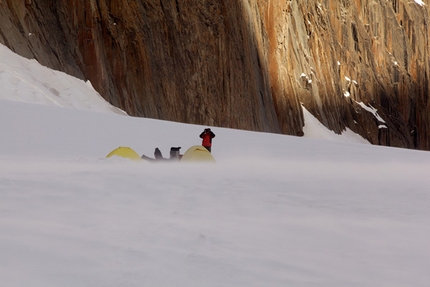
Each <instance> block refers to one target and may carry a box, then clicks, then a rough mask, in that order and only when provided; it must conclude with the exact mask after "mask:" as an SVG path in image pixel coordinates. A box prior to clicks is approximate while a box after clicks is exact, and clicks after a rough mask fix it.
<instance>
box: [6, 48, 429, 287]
mask: <svg viewBox="0 0 430 287" xmlns="http://www.w3.org/2000/svg"><path fill="white" fill-rule="evenodd" d="M3 55H4V48H2V47H1V46H0V57H1V58H0V63H1V64H0V67H3V70H1V71H0V81H1V83H2V85H1V87H0V94H1V95H2V96H1V98H3V99H2V100H0V132H1V136H2V140H1V141H0V199H1V200H0V230H1V232H0V278H1V280H0V282H1V284H0V285H1V286H17V287H21V286H35V287H38V286H43V287H46V286H91V287H97V286H247V287H249V286H327V287H328V286H330V287H336V286H339V287H340V286H342V287H343V286H423V287H424V286H428V283H429V282H430V274H429V272H428V270H429V268H430V248H429V247H430V244H429V240H428V238H430V208H429V207H430V192H429V186H430V179H429V177H428V170H429V168H430V155H429V153H428V152H420V151H411V150H404V149H394V148H386V147H375V146H371V145H369V144H361V143H358V142H359V141H361V140H359V139H358V138H356V137H355V135H349V136H343V137H342V138H343V140H336V139H340V137H338V136H335V137H332V135H330V133H328V134H327V133H324V132H323V128H322V127H321V126H319V125H318V123H315V122H313V123H312V120H309V118H306V119H307V120H306V121H307V123H306V125H307V126H306V127H305V129H308V135H309V133H312V134H313V136H314V137H316V136H317V135H318V134H320V135H321V137H322V138H327V137H332V138H331V140H329V141H328V140H326V139H315V138H297V137H289V136H283V135H275V134H265V133H256V132H245V131H238V130H232V129H223V128H215V127H214V128H213V130H214V132H215V133H216V138H215V139H214V147H213V155H214V157H215V158H216V160H217V163H216V164H207V165H202V164H183V163H169V164H165V163H158V164H157V163H155V164H154V163H148V162H143V161H139V162H133V161H129V160H125V159H121V158H109V159H106V158H105V156H106V155H107V154H108V153H109V152H110V151H111V150H112V149H114V148H116V147H118V146H120V145H124V146H130V147H132V148H134V149H135V150H136V151H137V152H138V153H139V154H146V155H149V156H152V153H153V151H154V148H155V147H157V146H158V147H159V148H160V149H161V151H162V152H163V153H165V155H168V151H169V148H170V146H182V147H183V152H184V151H185V150H186V148H187V147H189V146H191V145H194V144H198V143H199V142H200V139H199V138H198V135H199V133H200V132H201V131H202V129H203V127H201V126H196V125H186V124H179V123H171V122H165V121H157V120H151V119H142V118H133V117H129V116H124V115H121V114H118V113H116V112H114V111H116V109H114V108H112V107H109V105H106V103H104V102H103V101H102V102H101V103H100V101H99V100H100V98H99V96H98V95H97V94H96V93H95V92H94V91H88V92H84V93H83V95H84V96H83V97H82V99H84V100H85V101H86V103H85V104H81V102H80V100H79V99H78V98H75V96H74V95H75V91H74V87H75V82H73V81H74V79H73V80H72V79H71V78H69V77H68V76H66V75H61V76H60V74H58V76H56V78H55V79H54V80H53V81H54V83H50V82H47V81H41V83H42V86H43V85H45V84H46V86H47V87H48V88H47V90H45V93H48V92H46V91H49V89H50V88H49V87H51V84H52V85H56V84H57V80H58V81H60V82H62V83H63V84H64V87H66V86H67V83H68V82H69V81H70V86H69V88H68V89H70V91H71V93H70V95H68V96H67V97H62V98H63V100H62V101H63V103H62V104H61V105H52V104H51V103H46V102H44V103H43V104H44V105H35V104H34V103H35V102H38V101H39V99H40V98H43V96H41V97H39V96H38V97H39V98H38V99H37V100H36V101H31V100H29V98H34V97H33V95H35V94H37V92H36V91H37V90H38V89H39V88H41V87H40V86H39V84H38V81H36V80H35V81H34V82H32V85H29V86H25V87H24V86H22V85H21V84H16V82H20V81H12V80H10V81H9V80H5V79H4V77H10V73H18V72H22V73H21V74H20V76H19V79H23V78H24V79H25V78H26V77H30V78H31V77H35V75H34V74H33V73H32V72H31V71H29V72H26V71H25V69H26V67H27V65H28V64H27V63H25V62H26V60H24V59H21V58H19V57H17V56H11V55H8V58H11V59H12V58H13V57H14V58H16V59H15V61H18V62H21V61H23V62H22V63H23V64H22V66H20V65H17V63H15V62H12V63H8V64H7V65H6V67H7V68H4V67H5V65H4V63H5V59H4V56H3ZM11 61H12V60H11ZM32 63H33V62H32ZM14 65H15V67H16V70H15V68H13V67H14ZM21 68H23V69H21ZM41 73H44V72H43V71H39V72H38V74H41ZM52 73H56V72H52ZM57 77H58V78H57ZM21 88H22V89H23V90H26V91H25V92H24V91H22V90H21ZM55 89H56V90H57V91H59V94H61V95H63V90H62V89H60V88H55ZM5 91H7V93H8V98H5V96H4V95H5ZM12 95H14V97H12V98H11V96H12ZM18 99H19V100H22V101H21V102H19V101H16V100H18ZM96 99H97V100H96ZM11 100H13V101H11ZM26 101H28V102H31V103H26ZM68 101H70V102H72V103H73V105H71V106H69V105H68V104H67V103H68ZM59 106H63V107H59ZM70 107H74V108H70ZM94 111H98V112H94ZM310 119H312V118H310ZM329 135H330V136H329ZM346 138H348V140H347V141H348V142H345V140H344V139H346Z"/></svg>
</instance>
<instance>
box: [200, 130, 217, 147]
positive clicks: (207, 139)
mask: <svg viewBox="0 0 430 287" xmlns="http://www.w3.org/2000/svg"><path fill="white" fill-rule="evenodd" d="M214 137H215V134H214V133H213V132H212V131H211V130H209V131H204V132H202V133H201V134H200V138H202V139H203V140H202V146H212V139H213V138H214Z"/></svg>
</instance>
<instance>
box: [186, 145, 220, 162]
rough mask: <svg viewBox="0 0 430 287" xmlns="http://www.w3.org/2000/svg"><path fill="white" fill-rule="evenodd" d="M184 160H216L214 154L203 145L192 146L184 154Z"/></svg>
mask: <svg viewBox="0 0 430 287" xmlns="http://www.w3.org/2000/svg"><path fill="white" fill-rule="evenodd" d="M181 161H184V162H215V159H214V157H213V156H212V154H211V153H210V152H209V151H208V150H207V149H206V148H204V147H203V146H201V145H195V146H192V147H190V148H189V149H188V150H187V151H186V152H185V153H184V155H183V156H182V158H181Z"/></svg>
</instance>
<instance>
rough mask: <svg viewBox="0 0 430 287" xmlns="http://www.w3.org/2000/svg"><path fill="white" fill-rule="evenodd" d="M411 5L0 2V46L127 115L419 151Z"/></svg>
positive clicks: (356, 0) (421, 131) (422, 52)
mask: <svg viewBox="0 0 430 287" xmlns="http://www.w3.org/2000/svg"><path fill="white" fill-rule="evenodd" d="M420 3H421V2H420V1H412V0H336V1H335V0H326V1H321V0H319V1H318V0H301V1H288V0H282V1H281V0H234V1H230V0H229V1H227V0H200V1H194V0H139V1H138V0H127V1H125V0H62V1H53V0H26V1H15V0H0V42H2V43H4V44H5V45H7V46H8V47H10V48H11V49H12V50H14V51H15V52H17V53H19V54H21V55H23V56H26V57H28V58H35V59H37V60H38V61H39V62H40V63H42V64H44V65H46V66H49V67H52V68H54V69H57V70H62V71H65V72H67V73H69V74H72V75H74V76H77V77H79V78H82V79H88V80H90V81H91V82H92V84H93V86H94V87H95V88H96V89H97V90H98V91H99V92H100V94H101V95H102V96H103V97H105V99H106V100H108V101H109V102H111V103H112V104H114V105H115V106H118V107H120V108H122V109H124V110H126V111H127V112H128V113H129V114H131V115H135V116H143V117H150V118H157V119H164V120H171V121H180V122H189V123H197V124H204V125H215V126H223V127H231V128H239V129H247V130H256V131H266V132H276V133H285V134H290V135H302V134H303V132H302V128H303V125H304V124H305V123H304V120H303V113H302V105H303V106H304V107H305V108H306V109H308V110H309V111H310V112H311V113H312V114H313V115H315V116H316V117H317V118H318V119H319V120H320V121H321V123H323V124H324V125H325V126H327V127H328V128H330V129H332V130H333V131H335V132H337V133H340V132H342V131H343V130H344V129H345V128H347V127H348V128H350V129H352V130H353V131H355V132H358V133H360V134H361V135H362V136H363V137H365V138H367V139H368V140H369V141H370V142H371V143H373V144H380V145H388V146H397V147H407V148H418V149H425V150H428V149H430V101H429V94H430V89H429V77H430V71H429V68H430V67H429V64H430V63H429V52H430V46H429V37H430V34H429V31H428V21H429V19H430V17H429V16H430V15H429V10H428V7H427V6H426V5H421V4H420Z"/></svg>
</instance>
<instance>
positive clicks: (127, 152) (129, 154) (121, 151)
mask: <svg viewBox="0 0 430 287" xmlns="http://www.w3.org/2000/svg"><path fill="white" fill-rule="evenodd" d="M114 155H116V156H121V157H124V158H129V159H132V160H140V159H141V158H140V156H139V155H138V154H137V152H135V151H134V150H133V149H131V148H129V147H126V146H120V147H119V148H116V149H114V150H113V151H111V152H110V153H109V154H108V155H107V156H106V157H112V156H114Z"/></svg>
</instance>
